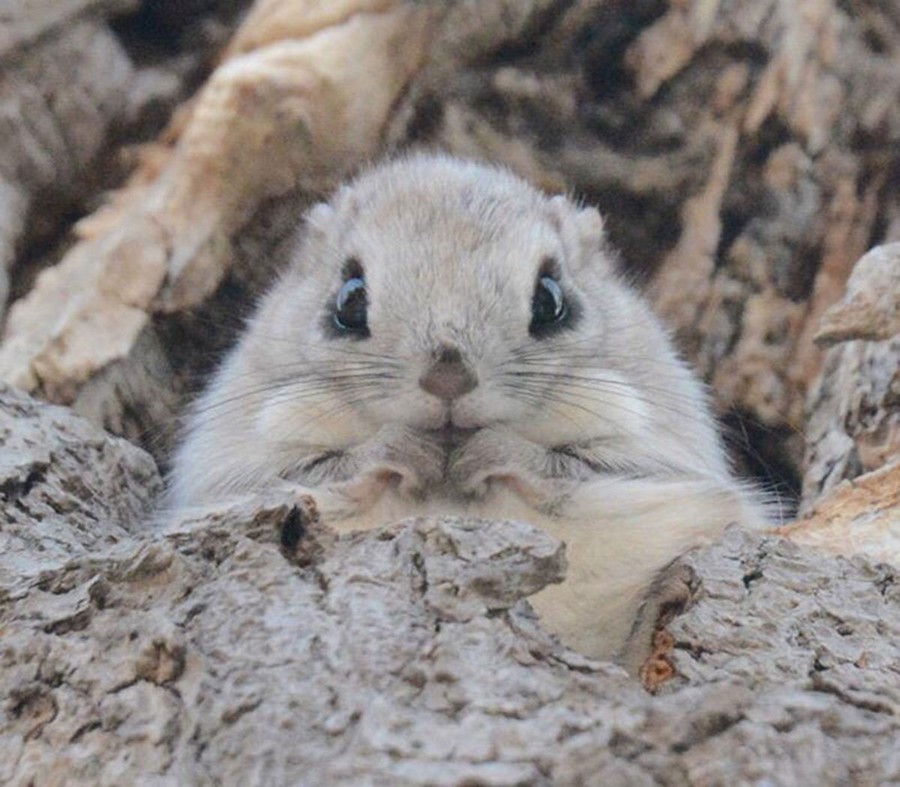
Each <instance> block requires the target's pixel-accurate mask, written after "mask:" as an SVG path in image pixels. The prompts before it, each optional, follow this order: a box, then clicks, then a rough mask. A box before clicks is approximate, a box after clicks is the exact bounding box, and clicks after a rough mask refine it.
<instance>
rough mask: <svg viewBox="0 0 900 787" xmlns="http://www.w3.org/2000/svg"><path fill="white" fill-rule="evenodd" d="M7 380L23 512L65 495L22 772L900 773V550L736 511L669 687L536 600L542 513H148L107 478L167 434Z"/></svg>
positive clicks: (21, 712) (789, 780) (683, 621)
mask: <svg viewBox="0 0 900 787" xmlns="http://www.w3.org/2000/svg"><path fill="white" fill-rule="evenodd" d="M0 401H2V412H3V414H4V422H3V429H4V430H5V431H7V434H8V435H9V436H10V438H12V439H13V440H14V441H15V442H12V443H10V445H11V446H13V447H12V448H11V450H9V451H8V452H7V453H8V455H9V456H10V457H12V458H13V459H14V461H13V462H7V465H6V467H5V468H4V482H3V489H4V493H3V498H2V502H0V508H2V515H3V516H4V517H6V518H9V517H12V518H13V521H16V518H17V517H21V516H23V512H28V516H30V517H32V518H34V519H36V520H38V521H39V516H38V512H39V511H40V510H42V509H43V508H46V507H49V508H48V510H50V511H56V509H60V510H62V511H65V512H66V513H65V515H64V516H57V517H56V518H55V519H54V521H53V525H52V527H53V534H54V536H53V539H52V541H51V539H50V538H49V537H48V536H47V535H45V534H41V538H40V543H41V544H44V545H47V544H50V543H52V544H53V549H52V550H51V551H50V552H49V553H46V554H40V553H38V552H37V550H35V549H32V550H30V551H28V550H23V552H28V554H30V561H29V562H28V563H27V566H26V567H25V568H24V569H23V565H22V563H21V561H20V558H19V557H18V554H20V553H19V552H17V551H13V552H11V553H9V554H10V557H9V558H7V553H6V552H4V562H5V567H12V568H14V569H16V570H17V572H18V576H11V575H10V573H9V572H6V571H4V572H2V573H0V583H2V584H0V625H2V631H3V634H2V642H3V647H2V649H0V667H2V669H0V697H2V706H0V781H3V783H4V784H22V785H24V784H60V783H66V784H99V785H104V784H108V785H114V784H115V785H118V784H123V783H138V782H140V783H177V784H211V783H227V784H298V783H302V784H340V783H348V784H359V783H361V782H364V783H371V784H385V785H387V784H391V785H394V784H432V785H433V784H448V785H462V784H491V785H515V784H622V785H625V784H628V785H632V784H648V785H649V784H666V785H682V784H737V783H758V782H760V781H764V782H766V783H769V784H779V785H780V784H834V785H838V784H860V785H878V784H886V783H889V782H892V781H896V780H898V779H900V757H898V753H897V748H896V739H897V736H898V735H900V673H898V671H897V664H898V663H900V592H898V589H900V582H898V576H897V573H896V571H895V570H894V569H892V568H888V567H887V566H876V565H873V564H871V563H869V562H867V561H866V560H865V559H863V558H856V559H854V560H853V561H847V560H843V559H838V558H831V557H824V556H819V555H816V554H815V553H812V552H810V551H806V550H804V549H803V548H802V547H799V546H796V545H793V544H791V543H789V542H787V541H784V540H782V539H778V538H771V537H766V538H759V537H750V536H747V535H743V534H740V533H737V532H732V533H730V534H729V535H728V537H726V539H725V540H724V541H723V542H722V543H721V544H719V545H717V546H715V547H712V548H709V549H706V550H704V551H702V552H698V553H696V554H693V555H690V556H688V557H687V558H686V559H685V560H684V561H683V563H682V564H681V565H680V566H678V567H676V569H675V570H674V571H673V577H674V580H673V581H675V582H680V583H681V584H682V587H683V593H682V596H683V598H684V599H685V600H688V599H691V598H692V599H693V600H694V604H693V606H692V607H691V608H690V609H689V610H688V611H687V612H685V613H684V614H682V615H680V616H679V617H677V618H675V620H674V621H673V622H672V623H670V625H669V627H668V631H667V632H666V633H664V634H661V635H659V639H660V640H661V641H662V640H664V644H665V647H664V648H662V649H661V651H660V653H659V654H658V655H657V664H656V665H655V672H654V675H657V676H658V675H659V674H660V672H661V667H660V665H661V664H663V663H666V664H668V665H669V667H670V668H671V669H672V670H674V673H675V674H676V675H677V678H676V679H675V680H672V681H669V682H667V683H664V684H659V683H658V682H654V681H652V680H651V681H649V682H651V683H654V685H656V688H657V690H658V693H657V696H655V697H654V696H651V695H650V694H648V693H646V692H645V691H644V690H642V689H641V687H640V686H639V685H638V684H637V683H636V682H635V681H633V680H631V679H629V678H628V677H627V676H626V675H625V674H624V672H622V671H621V670H620V669H618V668H616V667H613V666H612V665H604V664H596V663H592V662H589V661H586V660H585V659H583V658H582V657H579V656H577V654H574V653H572V652H569V651H565V650H564V649H562V648H561V647H560V646H558V645H557V644H556V643H555V642H554V641H552V640H551V639H550V638H549V637H547V636H546V635H545V634H543V633H542V632H541V630H540V628H539V627H538V626H537V625H536V623H535V621H534V619H533V618H532V617H531V616H530V615H529V612H528V610H527V608H526V607H525V606H524V604H523V602H522V599H523V598H524V597H526V596H527V595H528V594H530V593H533V592H534V591H536V590H538V589H539V588H541V587H543V586H544V585H545V584H546V583H548V582H553V581H558V580H559V579H560V578H561V576H562V575H563V572H564V570H565V558H564V551H563V548H562V546H561V545H560V544H559V543H558V542H556V541H554V540H553V539H552V538H550V537H549V536H547V535H545V534H543V533H540V532H538V531H536V530H534V529H533V528H531V527H529V526H526V525H522V524H517V523H511V522H490V523H489V522H479V521H466V520H457V519H441V520H419V521H414V522H405V523H400V524H398V525H396V526H394V527H391V528H388V529H385V530H383V531H376V532H368V533H360V534H358V535H355V536H350V537H342V538H340V539H338V538H336V537H334V536H333V535H331V534H329V532H328V531H327V530H325V529H323V528H321V527H320V526H319V525H317V524H316V523H315V510H314V506H313V505H312V504H311V502H310V501H309V500H299V501H289V500H286V501H272V500H270V501H267V503H266V504H265V506H263V507H261V508H259V509H257V510H253V509H252V508H247V509H246V510H232V511H228V512H222V513H221V514H218V515H214V516H210V517H208V518H206V519H202V520H197V521H191V522H183V523H179V524H177V525H174V526H172V527H170V528H169V529H168V530H167V531H166V532H159V531H155V530H153V529H145V530H141V528H140V527H137V526H135V525H134V515H135V513H136V512H138V511H140V510H141V509H142V507H143V504H144V502H145V498H144V497H143V496H142V495H141V494H140V493H139V492H135V493H133V494H132V495H131V496H130V497H129V496H127V495H123V496H120V497H119V501H120V502H119V505H120V506H121V508H120V510H118V511H111V510H110V507H109V505H108V502H107V496H106V495H105V494H103V493H104V492H105V491H106V489H107V486H108V485H109V484H111V483H112V484H115V485H116V486H117V487H120V488H121V490H122V491H123V492H127V491H128V490H130V489H139V488H142V487H144V488H146V486H147V481H148V480H150V481H151V483H150V484H149V486H151V487H152V479H153V478H154V476H153V472H152V460H151V459H150V458H149V457H148V456H146V455H143V454H141V452H140V451H138V450H137V449H135V448H133V447H131V446H129V445H127V444H125V443H123V442H122V441H120V440H114V439H110V438H109V437H106V436H105V435H102V434H101V433H99V432H97V431H95V430H94V429H92V428H91V427H89V426H88V425H87V424H86V423H85V422H84V421H82V420H80V419H78V418H76V417H73V416H71V415H68V414H67V413H66V412H65V411H64V410H62V409H60V408H51V407H47V406H43V405H37V404H36V403H34V402H32V401H29V400H28V399H27V398H26V397H24V396H22V395H20V394H9V393H4V394H3V395H2V400H0ZM10 416H12V418H10ZM35 438H37V439H35ZM98 455H100V456H101V457H102V459H100V460H98V458H97V457H98ZM104 462H107V463H111V464H113V465H115V466H117V467H119V468H121V470H120V472H119V475H118V476H117V478H114V479H110V478H108V475H109V473H108V471H107V470H106V467H107V466H108V465H105V464H104ZM76 465H78V466H80V467H83V468H87V469H88V473H87V474H82V475H81V476H80V477H79V481H80V483H81V485H82V486H83V487H88V488H90V489H91V491H90V492H85V490H84V489H83V488H75V489H73V488H72V484H71V481H72V471H73V467H75V466H76ZM37 467H40V468H41V469H40V471H39V473H40V475H39V476H35V472H36V470H35V468H37ZM94 471H95V472H94ZM95 473H96V474H95ZM4 521H8V519H7V520H4ZM122 523H125V524H128V523H131V524H130V525H128V526H127V527H126V526H123V524H122ZM13 532H14V538H15V537H16V536H15V530H14V531H13ZM86 533H87V534H89V535H88V537H86ZM33 537H34V536H33V534H27V535H26V536H24V537H23V541H22V542H21V543H23V544H24V543H25V539H28V538H33ZM38 568H39V569H40V570H37V569H38Z"/></svg>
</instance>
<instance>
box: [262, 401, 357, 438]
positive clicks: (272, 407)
mask: <svg viewBox="0 0 900 787" xmlns="http://www.w3.org/2000/svg"><path fill="white" fill-rule="evenodd" d="M256 431H257V433H258V434H259V435H260V436H261V437H263V439H265V440H266V441H267V442H269V443H275V444H278V443H299V444H306V445H316V446H322V447H324V448H338V449H340V448H347V447H348V446H351V445H355V444H357V443H359V442H360V441H362V440H365V439H366V438H367V437H369V436H370V434H369V432H373V431H374V430H372V428H371V427H367V426H366V424H365V423H363V422H362V420H361V419H360V418H358V417H356V416H355V415H354V413H353V412H352V411H348V408H342V407H341V408H339V407H337V406H336V403H335V401H334V400H333V399H331V398H329V397H322V398H321V399H319V398H317V399H316V400H315V401H310V400H309V399H306V400H304V402H303V405H302V406H300V405H298V403H297V402H296V401H294V400H292V399H290V398H286V399H285V401H280V400H279V399H278V398H276V399H275V400H274V401H269V402H264V403H263V404H262V406H261V407H260V410H259V414H258V416H257V419H256Z"/></svg>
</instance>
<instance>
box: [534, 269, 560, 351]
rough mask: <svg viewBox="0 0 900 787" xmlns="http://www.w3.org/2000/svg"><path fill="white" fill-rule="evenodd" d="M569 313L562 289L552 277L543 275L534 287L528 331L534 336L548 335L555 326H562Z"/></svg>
mask: <svg viewBox="0 0 900 787" xmlns="http://www.w3.org/2000/svg"><path fill="white" fill-rule="evenodd" d="M568 313H569V307H568V305H567V304H566V298H565V296H564V295H563V291H562V287H560V286H559V282H558V281H557V280H556V279H554V278H553V277H552V276H549V275H546V274H545V275H543V276H541V277H540V278H538V280H537V284H536V285H535V287H534V297H532V299H531V325H529V326H528V331H529V333H531V335H532V336H537V335H540V334H542V333H547V332H548V331H549V330H551V329H552V328H553V327H554V326H556V325H559V324H561V323H562V322H563V321H564V320H565V319H566V316H567V315H568Z"/></svg>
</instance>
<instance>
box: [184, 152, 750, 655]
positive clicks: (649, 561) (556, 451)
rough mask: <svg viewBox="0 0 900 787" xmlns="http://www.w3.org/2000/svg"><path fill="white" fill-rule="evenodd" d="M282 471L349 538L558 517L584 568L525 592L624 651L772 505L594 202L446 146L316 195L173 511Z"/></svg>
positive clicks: (553, 624)
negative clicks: (453, 517) (670, 570)
mask: <svg viewBox="0 0 900 787" xmlns="http://www.w3.org/2000/svg"><path fill="white" fill-rule="evenodd" d="M283 488H288V489H291V490H293V491H297V492H303V493H309V494H310V495H312V496H313V497H314V498H315V499H316V501H317V504H318V507H319V510H320V512H321V515H322V518H323V520H324V521H325V522H326V523H327V524H330V525H332V526H333V527H335V528H336V529H337V530H339V531H341V532H349V531H352V530H358V529H365V528H371V527H379V526H382V525H386V524H390V523H392V522H395V521H397V520H399V519H402V518H405V517H410V516H423V515H440V514H465V515H469V516H477V517H483V518H485V519H518V520H523V521H527V522H530V523H532V524H534V525H536V526H538V527H540V528H543V529H544V530H546V531H547V532H549V533H550V534H552V535H554V536H556V537H557V538H560V539H561V540H563V541H564V542H565V543H566V550H567V551H566V555H567V561H568V566H569V568H568V572H567V575H566V579H565V581H564V582H563V583H562V584H561V585H555V586H551V587H548V588H546V589H544V590H542V591H541V592H540V593H538V594H536V595H535V596H534V597H533V598H532V601H533V604H534V606H535V608H536V610H537V612H538V614H539V615H540V617H541V619H542V621H543V622H544V624H545V626H546V627H547V628H548V629H549V630H550V631H552V632H554V633H556V634H557V635H559V636H560V638H561V639H562V640H563V642H564V643H565V644H566V645H568V646H570V647H573V648H575V649H577V650H579V651H581V652H582V653H584V654H585V655H588V656H592V657H598V658H610V657H615V656H617V655H618V656H621V654H622V653H623V647H624V646H625V645H626V643H628V642H630V640H629V636H630V635H631V634H632V632H633V628H634V624H635V620H636V618H637V615H638V610H639V609H640V607H641V604H642V603H643V602H644V600H645V598H646V595H647V592H648V589H649V588H651V586H652V585H653V583H654V580H655V578H656V577H657V576H658V574H659V572H660V570H661V569H663V568H664V567H665V566H666V565H667V564H669V563H670V562H671V561H673V560H674V559H675V558H677V557H678V556H679V555H681V554H683V553H684V552H685V551H686V550H688V549H690V548H691V547H693V546H696V545H698V544H700V543H703V542H705V541H708V540H710V539H712V538H714V537H716V536H717V535H719V534H720V533H721V532H722V531H723V530H724V528H725V527H726V526H727V525H728V524H730V523H738V524H742V525H745V526H748V525H753V524H756V523H761V522H763V521H764V517H763V515H762V513H761V508H760V506H759V505H758V504H757V500H756V496H755V494H754V493H753V491H752V490H750V489H749V488H748V487H747V486H746V485H743V484H742V483H740V482H739V481H737V480H736V479H735V478H734V477H733V476H732V474H731V472H730V470H729V467H728V463H727V460H726V456H725V452H724V450H723V448H722V445H721V441H720V438H719V435H718V433H717V430H716V426H715V422H714V419H713V417H712V415H711V411H710V407H709V405H708V403H707V401H706V396H705V393H704V390H703V387H702V386H701V385H700V383H699V382H698V381H697V380H695V378H694V377H693V375H692V374H691V372H690V371H689V370H688V368H687V367H686V365H685V364H684V363H683V362H682V361H681V360H680V359H679V358H678V357H677V354H676V353H675V351H674V349H673V347H672V344H671V341H670V339H669V337H668V335H667V333H666V331H665V330H664V328H663V327H662V325H661V324H660V323H659V321H658V320H657V319H656V318H655V317H654V315H653V314H652V312H651V310H650V308H649V306H648V305H647V304H646V303H645V302H644V300H643V299H642V298H641V297H640V296H639V295H638V294H637V293H636V292H635V291H634V290H632V288H631V287H629V286H627V285H626V284H625V283H623V281H622V280H621V279H620V277H619V276H618V275H617V274H616V272H615V267H614V264H613V260H612V255H611V252H610V251H609V250H608V248H607V245H606V241H605V238H604V235H603V226H602V220H601V218H600V215H599V214H598V213H597V212H596V210H594V209H593V208H586V207H582V206H579V205H577V204H575V203H573V202H572V201H570V200H568V199H566V198H565V197H562V196H557V197H548V196H546V195H544V194H543V193H541V192H539V191H538V190H536V189H534V188H533V187H532V186H530V185H528V184H527V183H525V182H524V181H522V180H520V179H519V178H517V177H516V176H514V175H512V174H511V173H509V172H507V171H505V170H502V169H498V168H494V167H490V166H485V165H482V164H476V163H473V162H467V161H460V160H458V159H454V158H451V157H449V156H434V155H414V156H411V157H406V158H401V159H398V160H395V161H392V162H389V163H387V164H384V165H381V166H379V167H376V168H374V169H372V170H370V171H369V172H366V173H364V174H362V175H360V176H359V177H358V178H357V179H356V180H355V181H353V182H351V183H350V184H349V185H347V186H344V187H342V188H341V189H340V190H339V191H338V192H337V193H336V194H335V196H334V197H333V198H332V200H331V201H330V202H328V203H322V204H319V205H317V206H316V207H314V208H313V209H312V210H311V211H310V212H309V214H308V216H307V222H306V229H305V233H304V235H303V239H302V241H301V243H300V245H299V247H298V250H297V253H296V255H295V257H294V259H293V261H292V264H291V265H290V266H289V268H288V269H287V271H286V272H285V273H284V274H283V276H282V277H281V278H280V280H279V281H278V282H276V284H275V285H274V286H273V287H272V289H271V290H270V291H269V293H268V294H267V295H266V296H265V297H264V299H263V301H262V303H261V305H260V307H259V309H258V311H257V312H256V314H255V316H254V317H253V318H252V319H251V320H250V322H249V324H248V326H247V329H246V331H245V332H244V334H243V335H242V337H241V339H240V340H239V342H238V344H237V346H236V347H235V349H234V350H233V351H232V353H231V354H230V356H229V357H228V358H227V359H226V360H225V362H224V363H223V365H222V366H221V368H220V369H219V371H218V373H217V374H216V375H215V377H214V379H213V381H212V383H211V385H210V387H209V388H208V390H207V391H206V393H205V394H203V396H202V397H201V398H200V399H199V400H198V402H197V404H196V405H195V407H194V409H193V411H192V414H191V415H190V417H189V423H188V430H187V436H186V439H185V441H184V443H183V444H182V446H181V447H180V449H179V451H178V452H177V454H176V457H175V461H174V465H173V472H172V475H171V481H170V490H171V491H170V502H171V504H172V505H174V506H175V507H176V508H182V509H183V508H185V507H194V506H205V505H216V504H222V503H224V502H226V501H227V499H228V498H231V497H235V496H242V495H247V494H251V493H258V492H260V491H266V490H269V489H273V490H274V489H283Z"/></svg>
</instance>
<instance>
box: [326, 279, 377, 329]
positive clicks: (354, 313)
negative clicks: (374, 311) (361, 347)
mask: <svg viewBox="0 0 900 787" xmlns="http://www.w3.org/2000/svg"><path fill="white" fill-rule="evenodd" d="M368 306H369V301H368V299H367V298H366V280H365V279H363V277H362V276H353V277H352V278H349V279H347V281H345V282H344V284H343V285H342V286H341V289H340V290H338V294H337V298H335V301H334V324H335V325H336V326H337V328H338V330H339V331H341V332H342V333H356V334H359V335H361V336H368V335H369V323H368V320H367V311H368Z"/></svg>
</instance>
